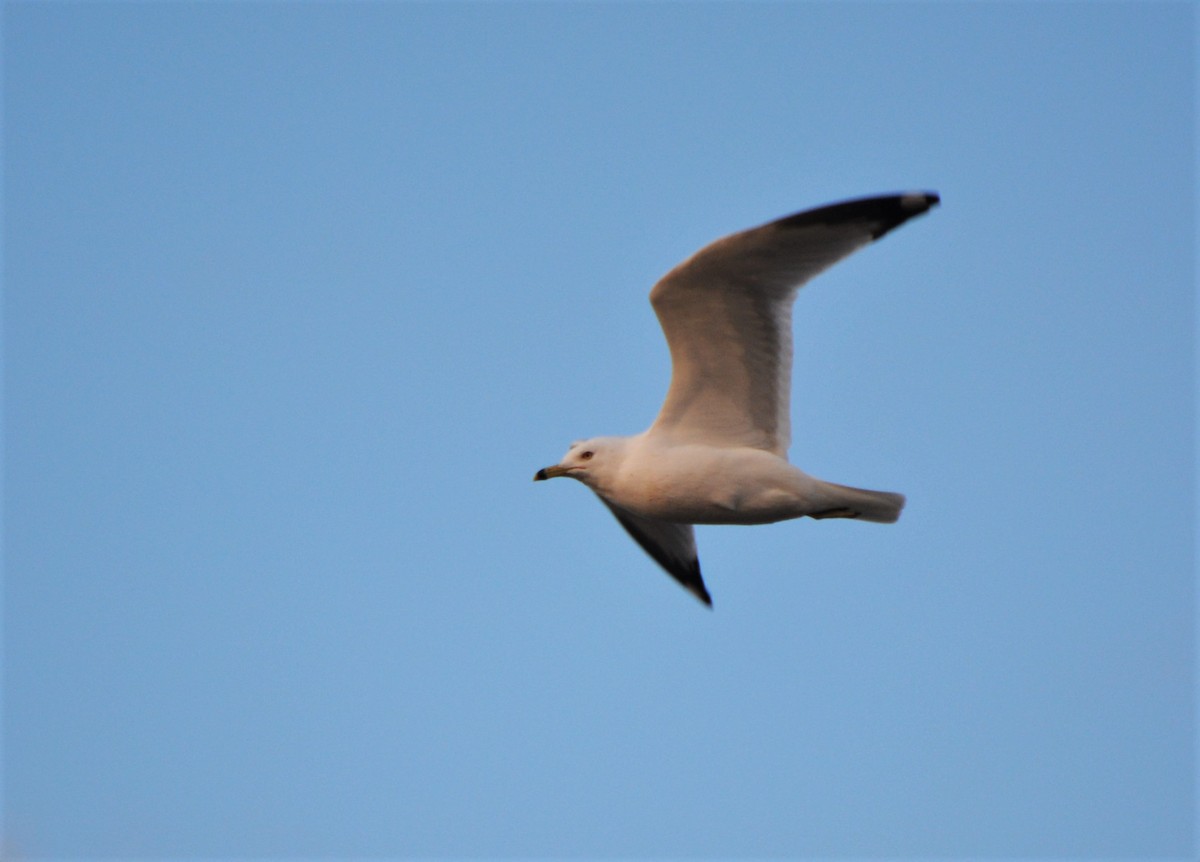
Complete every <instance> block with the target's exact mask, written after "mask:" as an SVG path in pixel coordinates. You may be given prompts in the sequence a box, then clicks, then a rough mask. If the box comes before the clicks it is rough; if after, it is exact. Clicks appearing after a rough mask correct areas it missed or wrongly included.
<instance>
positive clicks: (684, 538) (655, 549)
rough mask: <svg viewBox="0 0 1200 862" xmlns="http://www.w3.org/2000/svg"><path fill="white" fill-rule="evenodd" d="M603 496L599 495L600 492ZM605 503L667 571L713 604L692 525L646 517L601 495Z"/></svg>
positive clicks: (644, 549) (700, 598)
mask: <svg viewBox="0 0 1200 862" xmlns="http://www.w3.org/2000/svg"><path fill="white" fill-rule="evenodd" d="M597 496H599V495H597ZM600 500H601V501H602V502H603V503H604V505H606V506H608V508H609V510H610V511H611V512H612V513H613V514H614V515H616V517H617V520H618V521H619V522H620V523H621V526H622V527H624V528H625V531H626V532H627V533H629V535H630V536H632V537H633V540H634V541H635V542H637V543H638V544H639V545H641V546H642V550H643V551H645V552H646V553H647V554H649V555H650V556H651V557H653V558H654V561H655V562H656V563H658V564H659V565H660V566H662V567H663V568H664V569H666V571H667V574H668V575H670V576H671V577H673V578H674V579H675V580H677V581H679V583H680V584H682V585H683V587H684V589H686V590H687V591H688V592H690V593H691V594H692V595H694V596H695V597H696V598H698V599H699V600H700V601H702V602H704V604H706V605H708V606H709V607H710V608H711V607H712V597H711V596H710V595H709V594H708V590H707V589H705V587H704V578H702V577H700V558H699V556H698V555H697V554H696V534H695V531H694V530H693V529H692V525H691V524H672V523H670V522H668V521H656V520H653V519H651V518H642V517H640V516H638V515H634V514H633V513H631V512H627V511H625V510H624V509H622V508H620V507H619V506H614V505H613V504H612V503H610V502H608V500H605V499H604V498H603V497H600Z"/></svg>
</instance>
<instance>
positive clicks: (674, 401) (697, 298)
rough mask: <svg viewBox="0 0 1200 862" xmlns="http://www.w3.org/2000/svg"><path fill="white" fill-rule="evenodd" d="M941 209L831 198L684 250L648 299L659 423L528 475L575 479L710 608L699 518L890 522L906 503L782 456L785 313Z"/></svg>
mask: <svg viewBox="0 0 1200 862" xmlns="http://www.w3.org/2000/svg"><path fill="white" fill-rule="evenodd" d="M937 203H938V196H937V195H936V194H934V193H932V192H917V193H909V194H903V195H887V196H882V197H875V198H864V199H861V200H854V201H846V202H844V203H840V204H831V205H829V206H825V207H820V208H818V209H814V210H807V211H805V212H801V213H797V214H795V215H792V216H788V217H786V218H782V219H779V220H777V221H774V222H770V223H768V224H765V225H762V226H760V227H757V228H752V229H750V230H747V231H742V232H741V233H736V234H732V235H730V236H727V237H724V238H723V239H719V240H717V241H716V242H714V243H711V244H710V245H708V246H706V247H704V248H703V249H701V250H700V251H698V252H697V253H696V254H694V255H692V256H691V257H690V258H688V259H687V260H686V261H684V262H683V263H681V264H679V266H677V267H675V268H674V269H672V270H671V271H670V272H669V273H667V274H666V275H665V276H664V277H663V278H662V279H661V280H660V281H659V282H658V284H656V285H655V286H654V289H653V290H652V291H651V292H650V301H651V304H652V305H653V306H654V310H655V313H656V314H657V315H658V319H659V322H660V323H661V324H662V328H663V332H664V334H665V335H666V337H667V344H668V346H669V347H670V350H671V364H672V374H671V385H670V388H669V389H668V391H667V397H666V400H665V402H664V403H663V407H662V410H661V411H660V412H659V415H658V418H657V419H655V421H654V424H652V425H651V426H650V428H649V429H647V430H646V431H644V432H642V433H641V434H638V435H635V436H632V437H597V438H593V439H590V440H585V441H581V442H578V443H574V444H572V446H571V448H570V449H569V450H568V451H567V454H566V456H564V457H563V459H562V461H560V462H559V463H558V464H556V465H554V466H552V467H546V468H544V469H542V470H539V471H538V473H537V475H536V476H535V477H534V478H535V479H549V478H553V477H555V476H570V477H571V478H574V479H578V480H579V481H581V482H583V483H584V484H585V485H587V486H588V487H589V488H591V489H592V490H593V491H594V492H595V493H596V495H597V496H598V497H599V498H600V499H601V500H602V501H603V502H604V504H605V505H607V506H608V507H609V509H610V510H611V511H612V512H613V514H614V515H616V517H617V520H618V521H620V523H621V525H622V526H623V527H625V529H626V530H627V531H628V532H629V534H630V535H631V536H632V537H633V538H634V539H635V540H636V541H637V542H638V544H640V545H641V546H642V548H643V549H644V550H646V552H647V553H649V554H650V555H651V556H652V557H654V559H655V560H656V561H658V563H659V564H660V565H662V566H663V568H664V569H666V570H667V572H668V573H669V574H670V575H671V576H672V577H674V578H675V579H676V580H678V581H679V582H680V583H681V584H682V585H683V586H684V587H686V588H687V589H689V590H690V591H691V592H692V593H693V594H695V595H696V596H697V597H698V598H699V599H700V600H701V601H703V602H705V603H706V604H708V605H711V604H712V599H711V597H710V596H709V594H708V590H707V589H706V588H705V586H704V581H703V579H702V578H701V576H700V562H699V558H698V556H697V553H696V542H695V537H694V531H693V530H692V525H693V524H768V523H772V522H775V521H783V520H787V519H790V518H801V517H805V516H808V517H812V518H856V519H860V520H864V521H874V522H877V523H891V522H893V521H895V520H896V519H897V518H899V516H900V511H901V509H903V507H904V497H903V496H902V495H900V494H895V493H892V492H888V491H868V490H865V489H861V488H851V487H847V486H845V485H837V484H834V483H832V482H825V481H823V480H821V479H817V478H815V477H813V476H810V475H808V474H807V473H805V472H804V471H802V470H800V469H798V468H797V467H794V466H793V465H792V464H790V463H789V462H788V460H787V451H788V447H789V445H790V438H791V425H790V404H789V397H790V390H791V366H792V305H793V303H794V300H795V297H796V293H797V291H798V290H799V289H800V287H801V286H802V285H803V284H804V283H805V282H806V281H808V280H809V279H810V278H812V277H813V276H814V275H816V274H817V273H819V272H821V271H822V270H824V269H826V268H827V267H829V266H831V265H832V264H834V263H836V262H837V261H838V260H841V259H842V258H844V257H846V256H847V255H849V254H852V253H853V252H854V251H856V250H857V249H859V248H862V247H863V246H865V245H868V244H869V243H871V242H872V241H873V240H875V239H878V238H879V237H881V236H883V235H884V234H885V233H887V232H888V231H890V230H892V229H893V228H895V227H897V226H899V225H901V224H903V223H904V222H905V221H907V220H908V219H910V218H912V217H913V216H917V215H920V214H922V213H924V212H926V211H927V210H928V209H930V207H932V206H934V205H935V204H937Z"/></svg>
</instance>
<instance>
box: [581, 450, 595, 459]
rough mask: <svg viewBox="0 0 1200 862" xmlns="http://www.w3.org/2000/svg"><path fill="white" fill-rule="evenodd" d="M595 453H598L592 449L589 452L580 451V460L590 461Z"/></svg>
mask: <svg viewBox="0 0 1200 862" xmlns="http://www.w3.org/2000/svg"><path fill="white" fill-rule="evenodd" d="M595 454H596V453H595V452H590V451H589V452H580V453H579V460H580V461H589V460H591V457H592V456H593V455H595Z"/></svg>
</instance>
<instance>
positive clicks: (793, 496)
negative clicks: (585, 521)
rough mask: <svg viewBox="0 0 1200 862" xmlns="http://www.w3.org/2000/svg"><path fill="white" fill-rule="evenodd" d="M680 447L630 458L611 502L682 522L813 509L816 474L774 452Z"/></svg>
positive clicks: (775, 516)
mask: <svg viewBox="0 0 1200 862" xmlns="http://www.w3.org/2000/svg"><path fill="white" fill-rule="evenodd" d="M681 448H682V449H683V450H684V451H678V450H677V452H672V453H664V455H663V456H662V457H660V458H657V459H655V458H643V459H637V461H634V462H633V463H631V464H629V465H628V469H627V470H623V471H622V473H623V475H622V477H621V478H622V481H621V482H619V483H617V485H616V487H614V488H613V489H612V491H613V494H612V496H611V497H610V499H612V502H614V503H617V504H618V505H620V506H623V507H624V508H626V509H629V510H630V511H632V512H634V513H635V514H638V515H641V516H643V517H646V518H655V519H658V520H662V521H671V522H674V523H679V524H770V523H774V522H775V521H784V520H787V519H789V518H799V517H803V516H804V515H807V514H809V513H810V512H812V511H814V509H813V502H814V501H813V499H812V495H811V494H810V493H808V492H809V490H810V488H809V486H810V485H811V484H812V480H811V479H810V478H809V477H808V476H807V475H805V474H804V473H802V472H801V471H800V470H798V469H796V468H795V467H793V466H792V465H791V464H789V463H787V461H785V460H783V459H782V458H779V457H778V456H776V455H773V454H771V453H770V452H765V451H762V450H759V449H732V450H731V449H715V450H710V451H697V450H699V449H702V448H704V447H681ZM673 456H676V457H673ZM639 462H640V463H639ZM806 480H807V481H806ZM606 496H607V495H606Z"/></svg>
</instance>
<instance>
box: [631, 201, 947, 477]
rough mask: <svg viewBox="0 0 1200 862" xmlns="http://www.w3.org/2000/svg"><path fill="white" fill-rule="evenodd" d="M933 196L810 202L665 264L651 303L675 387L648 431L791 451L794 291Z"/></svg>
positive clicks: (923, 207) (927, 204)
mask: <svg viewBox="0 0 1200 862" xmlns="http://www.w3.org/2000/svg"><path fill="white" fill-rule="evenodd" d="M937 203H938V196H937V194H935V193H933V192H912V193H909V194H902V195H887V196H883V197H874V198H863V199H861V200H852V201H846V202H844V203H838V204H831V205H829V206H824V207H820V208H818V209H813V210H807V211H805V212H801V213H797V214H795V215H792V216H788V217H786V218H782V219H779V220H778V221H773V222H770V223H768V224H765V225H762V226H760V227H756V228H752V229H750V230H747V231H742V232H741V233H735V234H731V235H730V236H727V237H724V238H723V239H719V240H717V241H716V242H714V243H712V244H711V245H708V246H706V247H705V248H703V249H701V250H700V251H698V252H696V254H694V255H692V256H691V257H690V258H688V259H687V260H685V261H684V262H683V263H681V264H679V266H677V267H675V268H674V269H673V270H671V271H670V272H669V273H667V274H666V275H665V276H664V277H663V278H662V280H661V281H659V282H658V284H656V285H655V286H654V289H653V290H652V291H650V302H651V303H652V304H653V305H654V311H655V313H656V314H658V320H659V323H661V324H662V328H663V332H664V333H665V334H666V336H667V345H668V346H669V347H670V349H671V366H672V371H671V387H670V389H669V390H668V391H667V399H666V401H665V402H664V403H663V406H662V411H661V412H660V413H659V414H658V418H657V419H656V420H655V422H654V425H653V426H651V429H650V430H651V432H652V433H656V434H664V435H667V436H669V437H670V438H671V439H672V440H673V441H676V442H680V443H686V442H703V443H709V444H717V445H736V446H752V447H754V448H758V449H766V450H767V451H769V452H774V453H775V454H777V455H779V456H781V457H786V456H787V449H788V445H789V444H790V442H791V420H790V415H789V414H790V407H789V404H788V397H789V393H790V389H791V376H792V301H793V300H794V299H795V297H796V291H797V290H799V288H800V286H801V285H803V284H804V283H805V282H806V281H808V280H809V279H810V278H812V277H813V276H814V275H816V274H817V273H819V272H821V271H822V270H824V269H826V268H827V267H829V266H832V265H833V264H834V263H837V261H839V260H841V259H842V258H844V257H846V256H848V255H850V254H851V253H853V252H855V251H857V250H858V249H860V248H862V247H863V246H865V245H868V244H869V243H871V242H872V241H873V240H876V239H879V238H880V237H881V236H883V235H884V234H885V233H887V232H888V231H890V230H892V229H893V228H895V227H898V226H900V225H901V224H903V223H904V222H906V221H907V220H908V219H910V218H912V217H913V216H917V215H920V214H921V213H923V212H925V211H926V210H928V209H929V208H930V207H932V206H934V205H935V204H937Z"/></svg>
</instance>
